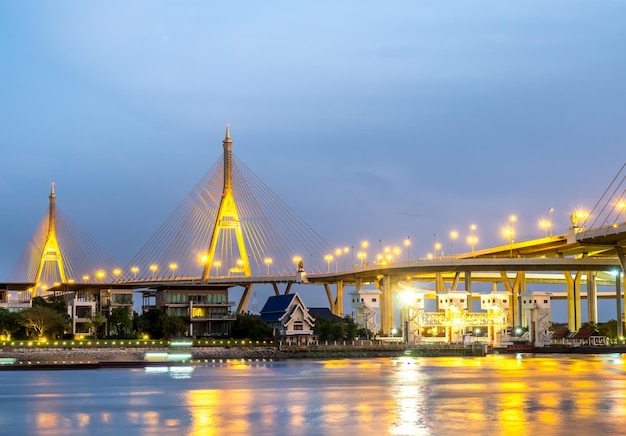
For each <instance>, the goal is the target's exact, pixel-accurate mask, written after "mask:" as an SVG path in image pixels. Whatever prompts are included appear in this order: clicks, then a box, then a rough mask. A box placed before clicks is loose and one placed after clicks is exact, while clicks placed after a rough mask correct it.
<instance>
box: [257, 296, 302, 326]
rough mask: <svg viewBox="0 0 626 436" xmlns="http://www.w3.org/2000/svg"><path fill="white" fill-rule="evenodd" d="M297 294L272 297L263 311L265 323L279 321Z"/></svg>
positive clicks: (262, 316)
mask: <svg viewBox="0 0 626 436" xmlns="http://www.w3.org/2000/svg"><path fill="white" fill-rule="evenodd" d="M295 296H296V294H287V295H272V296H271V297H269V298H268V299H267V301H266V302H265V305H264V306H263V309H261V319H262V320H263V321H265V322H274V321H278V320H279V319H280V318H282V316H283V315H284V314H285V312H286V311H287V308H288V307H289V306H290V305H291V302H292V301H293V299H294V298H295Z"/></svg>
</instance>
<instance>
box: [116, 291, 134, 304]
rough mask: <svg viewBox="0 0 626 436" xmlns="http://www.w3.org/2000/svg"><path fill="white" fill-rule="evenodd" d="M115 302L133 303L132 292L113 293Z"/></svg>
mask: <svg viewBox="0 0 626 436" xmlns="http://www.w3.org/2000/svg"><path fill="white" fill-rule="evenodd" d="M111 301H112V302H113V304H129V305H130V304H133V296H132V295H131V294H113V295H111Z"/></svg>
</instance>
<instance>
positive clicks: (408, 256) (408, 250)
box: [404, 236, 411, 262]
mask: <svg viewBox="0 0 626 436" xmlns="http://www.w3.org/2000/svg"><path fill="white" fill-rule="evenodd" d="M404 246H405V247H406V260H407V262H410V261H411V237H410V236H407V237H406V239H405V240H404Z"/></svg>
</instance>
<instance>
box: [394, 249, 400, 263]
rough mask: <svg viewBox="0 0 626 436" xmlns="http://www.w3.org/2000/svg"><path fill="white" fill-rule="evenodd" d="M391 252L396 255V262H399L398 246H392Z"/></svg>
mask: <svg viewBox="0 0 626 436" xmlns="http://www.w3.org/2000/svg"><path fill="white" fill-rule="evenodd" d="M393 254H395V255H396V256H397V258H398V262H400V247H393Z"/></svg>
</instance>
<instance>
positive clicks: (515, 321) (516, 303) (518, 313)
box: [500, 271, 526, 327]
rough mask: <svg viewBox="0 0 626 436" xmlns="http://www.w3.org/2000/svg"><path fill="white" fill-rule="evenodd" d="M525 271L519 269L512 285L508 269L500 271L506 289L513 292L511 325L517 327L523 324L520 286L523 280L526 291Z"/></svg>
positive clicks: (510, 314)
mask: <svg viewBox="0 0 626 436" xmlns="http://www.w3.org/2000/svg"><path fill="white" fill-rule="evenodd" d="M523 274H524V272H523V271H519V272H518V273H517V275H516V276H515V281H514V282H513V286H511V282H509V276H508V274H507V273H506V271H500V277H502V283H503V284H504V289H505V290H506V291H507V292H510V293H511V304H510V305H509V316H508V318H509V325H510V326H511V327H517V326H520V325H522V322H523V320H522V306H521V304H520V299H519V296H520V287H521V284H522V282H523V285H524V286H523V289H524V291H526V279H525V277H526V276H524V277H523V279H522V276H523Z"/></svg>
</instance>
